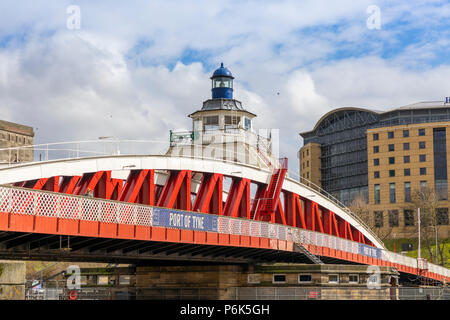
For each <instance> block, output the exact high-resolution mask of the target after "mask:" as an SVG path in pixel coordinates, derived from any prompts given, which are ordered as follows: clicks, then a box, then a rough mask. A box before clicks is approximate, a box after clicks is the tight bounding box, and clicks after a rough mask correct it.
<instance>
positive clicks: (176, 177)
mask: <svg viewBox="0 0 450 320" xmlns="http://www.w3.org/2000/svg"><path fill="white" fill-rule="evenodd" d="M186 177H187V178H188V180H189V183H185V184H183V181H184V180H185V178H186ZM190 179H191V171H188V170H181V171H169V176H168V177H167V181H166V183H165V185H164V187H163V189H162V190H161V195H160V197H159V199H158V204H157V205H158V206H159V207H165V208H173V207H174V205H175V204H176V201H177V198H178V196H179V194H180V189H181V186H182V185H183V186H184V189H185V190H184V191H182V192H181V197H184V199H182V200H179V201H180V202H182V203H183V202H184V205H185V206H186V207H189V208H190V207H191V198H190V189H189V190H187V188H188V187H189V188H190ZM178 209H184V210H188V209H186V208H178Z"/></svg>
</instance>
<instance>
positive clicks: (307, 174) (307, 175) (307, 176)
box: [306, 171, 309, 179]
mask: <svg viewBox="0 0 450 320" xmlns="http://www.w3.org/2000/svg"><path fill="white" fill-rule="evenodd" d="M306 179H309V171H308V172H307V173H306Z"/></svg>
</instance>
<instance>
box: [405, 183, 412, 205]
mask: <svg viewBox="0 0 450 320" xmlns="http://www.w3.org/2000/svg"><path fill="white" fill-rule="evenodd" d="M405 202H411V182H405Z"/></svg>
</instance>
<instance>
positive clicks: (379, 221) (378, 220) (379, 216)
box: [373, 211, 383, 228]
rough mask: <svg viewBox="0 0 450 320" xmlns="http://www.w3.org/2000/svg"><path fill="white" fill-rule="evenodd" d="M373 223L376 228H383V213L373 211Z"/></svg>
mask: <svg viewBox="0 0 450 320" xmlns="http://www.w3.org/2000/svg"><path fill="white" fill-rule="evenodd" d="M373 216H374V222H375V227H376V228H382V227H383V211H374V212H373Z"/></svg>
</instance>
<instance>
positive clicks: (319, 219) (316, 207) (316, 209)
mask: <svg viewBox="0 0 450 320" xmlns="http://www.w3.org/2000/svg"><path fill="white" fill-rule="evenodd" d="M313 214H314V215H315V218H316V219H315V221H316V225H317V226H318V227H319V228H318V229H319V230H318V231H320V232H322V233H323V223H322V217H321V216H320V210H319V205H318V204H317V203H316V202H313ZM314 228H315V229H316V230H317V227H316V226H315V227H314Z"/></svg>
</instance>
